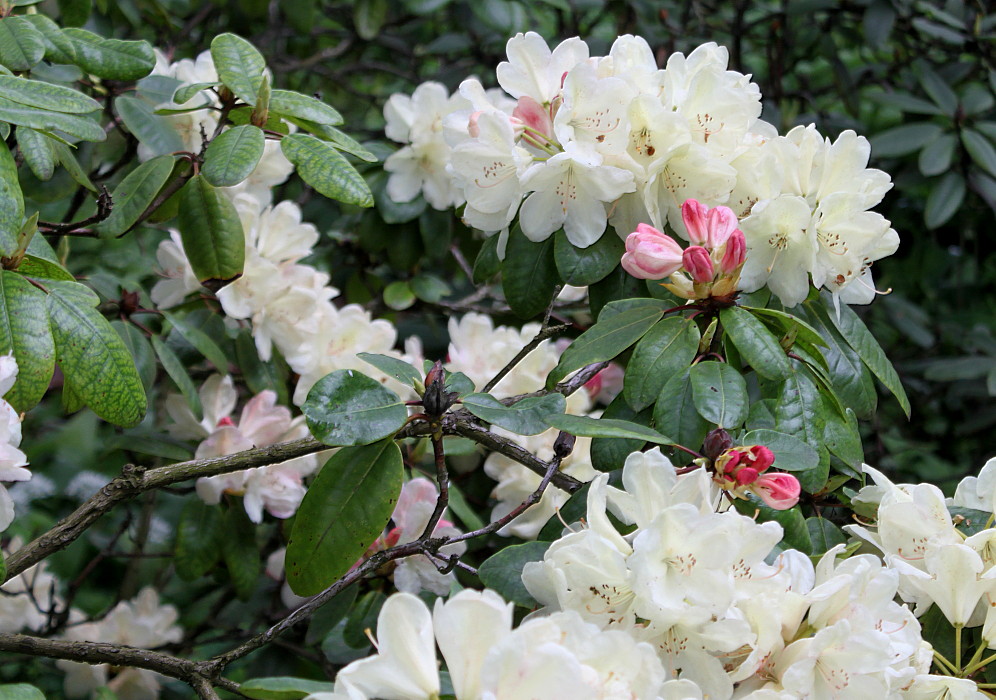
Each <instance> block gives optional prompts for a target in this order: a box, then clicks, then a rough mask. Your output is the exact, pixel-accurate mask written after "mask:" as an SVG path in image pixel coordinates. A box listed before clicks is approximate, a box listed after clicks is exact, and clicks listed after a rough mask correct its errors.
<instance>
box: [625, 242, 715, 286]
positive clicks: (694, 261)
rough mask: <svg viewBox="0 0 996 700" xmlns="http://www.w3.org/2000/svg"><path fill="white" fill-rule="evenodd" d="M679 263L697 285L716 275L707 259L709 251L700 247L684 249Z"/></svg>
mask: <svg viewBox="0 0 996 700" xmlns="http://www.w3.org/2000/svg"><path fill="white" fill-rule="evenodd" d="M681 262H682V263H684V266H685V269H686V270H688V274H689V275H691V276H692V280H694V281H695V282H698V283H699V284H704V283H708V282H712V278H713V277H715V275H716V271H715V269H714V268H713V266H712V258H710V257H709V251H708V250H706V249H705V248H703V247H702V246H698V245H693V246H689V247H688V248H685V252H684V254H682V256H681ZM624 267H625V266H624Z"/></svg>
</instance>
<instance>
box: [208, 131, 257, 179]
mask: <svg viewBox="0 0 996 700" xmlns="http://www.w3.org/2000/svg"><path fill="white" fill-rule="evenodd" d="M265 143H266V140H265V139H264V138H263V131H262V129H260V128H259V127H258V126H253V125H252V124H246V125H245V126H233V127H232V128H231V129H229V130H227V131H225V132H224V133H222V134H221V136H219V137H218V138H216V139H215V140H214V141H212V142H211V143H210V145H209V146H208V147H207V151H206V152H205V153H204V168H203V170H202V171H201V172H202V173H203V174H204V179H205V180H207V181H208V182H210V183H211V184H212V185H214V186H215V187H231V186H232V185H237V184H239V183H240V182H242V181H243V180H245V179H246V178H247V177H249V174H250V173H251V172H252V171H253V170H255V169H256V165H257V164H258V163H259V159H260V158H262V157H263V147H264V145H265Z"/></svg>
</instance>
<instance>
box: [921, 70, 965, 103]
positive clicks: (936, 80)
mask: <svg viewBox="0 0 996 700" xmlns="http://www.w3.org/2000/svg"><path fill="white" fill-rule="evenodd" d="M918 72H919V76H918V77H919V79H920V85H921V86H922V87H923V89H924V91H925V92H926V93H927V94H928V95H930V99H932V100H933V101H934V104H936V105H937V106H938V107H940V108H941V109H942V110H943V111H944V113H945V114H952V115H953V114H954V112H955V110H956V109H957V108H958V96H957V95H955V93H954V90H952V89H951V86H950V85H948V84H947V82H946V81H945V80H944V79H943V78H942V77H941V76H939V75H938V74H937V73H935V72H934V71H933V70H932V69H930V68H929V67H928V66H927V65H926V64H925V63H924V64H921V65H919V66H918Z"/></svg>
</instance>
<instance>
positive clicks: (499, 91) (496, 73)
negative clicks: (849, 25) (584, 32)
mask: <svg viewBox="0 0 996 700" xmlns="http://www.w3.org/2000/svg"><path fill="white" fill-rule="evenodd" d="M26 7H30V4H28V5H26V4H24V3H15V4H14V5H12V6H10V7H7V6H3V7H0V36H7V37H8V38H10V41H6V42H0V66H3V70H2V71H0V73H2V74H0V88H2V90H0V92H2V97H0V120H2V121H0V127H2V128H3V132H4V134H3V135H4V138H5V140H4V142H3V144H2V145H0V195H2V198H0V264H2V268H3V269H2V271H0V353H3V354H2V355H0V395H2V396H3V400H2V401H0V409H2V411H0V413H3V418H2V420H0V428H2V431H5V432H2V431H0V432H2V435H0V438H2V439H0V448H2V449H0V532H2V533H3V539H2V542H0V545H2V554H3V558H2V560H0V561H2V562H3V566H2V567H0V655H3V656H2V657H0V659H2V661H3V663H2V664H0V698H3V697H7V695H5V694H4V693H7V694H8V695H12V696H13V697H38V694H39V693H41V694H42V695H43V696H44V694H48V695H49V696H51V697H89V698H110V697H115V698H121V699H123V700H154V699H155V698H160V697H165V698H168V697H186V696H189V695H190V693H191V692H193V693H196V694H197V695H198V696H199V697H201V698H218V697H221V696H222V694H224V693H228V694H240V695H242V696H244V697H257V698H276V697H280V698H284V697H288V698H289V697H294V698H303V697H309V698H312V699H313V700H360V699H364V698H370V699H373V698H383V699H391V698H397V699H399V700H400V699H409V698H425V699H426V700H440V699H441V698H444V697H453V698H460V699H463V698H467V699H471V698H473V699H478V698H524V697H537V698H540V697H542V698H554V697H571V698H593V699H594V698H622V697H625V698H648V699H653V698H657V699H661V700H667V699H687V698H692V699H698V700H704V699H705V698H712V699H713V700H730V699H733V698H738V699H739V698H754V699H755V700H767V699H779V698H843V697H854V698H859V697H860V698H863V697H875V698H879V697H886V698H911V699H913V698H916V699H921V698H943V697H949V698H950V697H959V698H961V697H964V698H976V697H987V696H988V692H989V691H988V688H989V684H988V683H987V680H988V679H989V676H988V675H987V674H988V673H989V671H988V665H989V664H991V663H992V662H993V661H994V660H996V656H993V654H992V652H991V648H994V647H996V621H994V619H990V618H991V617H992V615H991V614H990V611H991V609H992V607H993V602H992V601H993V599H994V596H996V569H992V565H993V562H994V561H996V556H994V555H993V553H992V551H991V550H992V547H991V546H990V543H991V541H993V535H994V533H996V530H993V529H992V528H991V526H992V525H993V515H992V513H993V507H994V503H993V501H994V494H996V487H994V484H996V481H994V480H996V463H994V462H993V461H992V460H990V462H989V463H987V464H986V466H985V467H983V468H982V470H981V471H980V472H979V473H978V475H977V476H972V477H969V478H967V479H965V480H964V481H962V482H961V484H960V485H959V486H958V488H957V491H956V493H955V495H954V497H953V498H950V499H946V498H945V497H944V495H943V493H942V492H941V491H940V489H939V488H938V487H936V486H933V485H931V484H896V483H893V481H892V480H890V478H889V477H888V476H887V475H886V474H884V473H883V472H881V471H879V470H877V469H876V468H874V467H872V466H868V465H867V464H865V455H864V451H863V448H862V433H861V428H860V423H859V419H860V420H865V419H870V418H872V417H873V414H874V406H875V402H874V401H872V402H871V406H870V407H869V406H868V403H869V402H868V401H859V400H857V399H862V398H867V397H865V396H864V394H863V393H862V392H864V393H867V392H871V393H872V395H874V391H875V385H874V382H875V381H878V382H879V383H880V384H881V385H882V387H883V388H884V390H885V391H887V392H888V393H889V394H891V395H892V396H893V397H894V398H895V400H896V401H897V402H898V404H899V405H900V407H901V408H902V410H903V411H904V412H906V413H907V414H908V413H909V412H910V410H911V407H910V402H909V400H908V399H907V396H906V394H905V391H904V388H903V385H902V383H901V381H900V379H899V375H898V374H897V373H896V371H895V370H894V369H893V367H892V365H891V364H890V363H889V361H888V359H887V358H886V357H885V354H884V352H883V351H882V349H881V348H880V347H879V345H878V344H877V342H876V341H875V338H874V337H873V336H872V334H871V332H870V331H869V330H868V328H867V327H866V326H865V325H864V323H863V321H862V320H861V317H860V316H859V314H858V313H856V312H855V311H854V310H853V309H852V308H851V306H850V305H852V304H867V303H869V302H871V301H872V300H873V298H874V297H875V293H876V290H875V287H874V282H873V280H872V275H871V272H870V269H871V266H872V264H873V263H875V262H877V261H879V260H881V259H883V258H887V257H888V256H889V255H891V254H892V253H893V252H895V250H896V248H897V246H898V243H899V237H898V234H897V233H896V231H895V230H894V229H893V228H892V225H891V223H890V222H889V221H888V220H886V219H885V218H884V217H883V216H882V215H881V214H880V213H878V212H876V211H874V209H875V207H876V206H878V205H879V203H880V202H881V201H882V198H883V196H884V195H885V194H886V192H888V191H889V189H890V188H891V186H892V182H891V179H890V177H889V175H887V174H886V173H885V172H883V171H880V170H876V169H871V168H869V167H868V160H869V154H870V147H869V143H868V141H867V140H866V139H865V138H864V137H863V136H860V135H858V134H857V133H855V132H854V131H849V130H847V131H844V132H843V133H842V134H840V135H839V136H838V137H837V138H835V139H830V138H826V137H825V136H823V135H821V134H820V133H819V132H817V131H816V129H815V127H814V126H812V125H808V126H807V125H802V126H797V127H795V128H792V129H790V130H788V131H787V132H786V133H784V134H780V133H779V131H778V129H777V128H776V127H775V126H774V125H773V124H770V123H768V122H766V121H764V120H762V119H761V112H762V109H761V98H762V96H761V92H760V88H759V87H758V86H757V85H756V84H755V83H754V82H752V80H751V76H749V75H745V74H742V73H740V72H738V71H735V70H732V69H731V68H730V66H729V61H728V54H727V51H726V49H724V48H723V47H721V46H718V45H717V44H715V43H706V44H703V45H702V46H700V47H698V48H696V49H694V50H692V51H690V52H688V53H687V54H686V53H680V52H672V53H670V54H668V55H667V56H664V55H663V54H662V53H660V52H659V51H657V50H656V49H657V47H652V46H651V45H650V44H649V43H648V42H647V41H645V40H644V39H642V38H640V37H636V36H632V35H625V36H620V37H618V38H617V39H616V40H615V41H614V42H612V43H611V46H609V48H608V53H607V54H606V55H603V56H597V55H594V54H593V52H592V49H591V48H590V47H589V45H588V44H587V43H586V42H585V41H584V40H583V39H582V38H578V37H575V38H571V39H568V40H566V41H563V42H561V43H559V44H556V45H551V44H549V43H548V42H547V41H546V40H545V39H544V38H543V37H542V36H540V34H538V33H536V32H528V33H524V34H517V35H515V36H513V37H512V38H511V39H509V40H508V43H507V47H506V60H505V61H502V62H500V63H499V64H497V65H494V66H491V67H490V69H489V70H490V71H491V72H489V73H487V74H481V75H480V76H479V77H478V78H467V79H466V80H464V81H463V82H461V83H460V84H459V87H458V89H457V90H456V91H454V92H451V91H449V90H448V89H447V88H446V87H445V86H444V85H443V84H441V83H438V82H428V83H424V84H422V85H420V86H418V87H417V88H415V89H414V91H413V92H412V93H411V94H403V93H398V94H395V95H393V96H391V97H390V98H389V99H387V100H386V101H385V103H384V104H383V114H384V121H385V123H386V127H385V130H384V133H385V135H386V138H387V139H388V140H390V141H392V142H394V143H395V144H396V145H397V148H396V149H393V150H392V148H391V147H389V146H388V145H387V144H386V143H385V142H384V141H375V142H370V143H364V144H361V143H359V142H357V141H356V140H355V139H353V138H352V137H351V136H349V135H348V134H347V133H345V132H344V131H340V130H339V129H338V128H337V127H339V126H342V125H343V123H344V121H345V120H344V119H343V117H342V115H340V114H339V112H338V111H337V110H336V109H335V108H334V107H333V106H332V105H330V104H327V103H326V102H325V101H323V100H322V99H320V97H318V96H311V95H309V94H307V92H306V91H300V92H298V91H294V90H291V89H288V86H287V84H286V83H284V82H283V81H284V80H285V76H284V75H283V74H282V73H281V72H280V71H279V70H276V69H277V68H279V67H280V66H281V63H282V62H281V61H271V65H268V63H267V58H272V57H264V55H263V53H261V52H260V49H259V48H257V47H256V46H254V45H253V44H252V43H251V42H249V41H247V40H246V39H243V38H242V37H240V36H237V35H235V34H231V33H225V34H221V35H219V36H217V37H216V38H214V40H213V41H212V42H211V43H210V47H209V48H208V49H207V50H204V51H203V52H201V53H197V54H195V55H193V56H189V57H183V56H178V55H172V53H170V52H166V51H163V50H160V49H154V48H153V47H152V46H151V45H150V44H148V43H147V42H143V41H125V40H121V39H112V38H108V37H103V36H101V35H99V34H95V33H93V32H90V31H88V30H83V29H78V28H69V27H68V25H69V24H71V22H69V21H63V22H62V24H65V25H66V26H65V27H63V26H62V25H60V24H59V23H56V22H55V21H53V20H52V19H51V18H49V17H47V15H45V14H44V12H45V11H46V10H47V6H42V7H41V11H36V10H35V9H34V8H32V9H30V10H26V9H25V8H26ZM64 14H66V13H64ZM58 19H59V20H60V21H62V20H65V19H66V17H64V16H63V15H59V16H58ZM368 20H370V17H367V18H366V20H364V21H368ZM4 47H6V48H4ZM11 47H17V51H14V50H12V49H11ZM662 57H663V60H661V61H660V63H659V61H658V59H659V58H662ZM494 84H497V86H498V87H487V88H486V87H485V86H490V85H494ZM350 126H351V125H347V126H345V127H344V128H346V129H349V128H350ZM81 160H82V162H81ZM84 163H85V165H84ZM60 178H61V180H60ZM66 186H68V187H69V189H68V190H66V192H62V189H65V188H66ZM59 188H62V189H59ZM56 190H58V192H59V193H61V194H59V193H56V194H53V192H56ZM63 194H64V195H65V196H64V197H63V196H62V195H63ZM60 197H61V199H60ZM318 198H322V199H321V200H320V201H322V202H323V203H326V204H328V203H331V204H328V206H331V207H334V209H335V211H336V212H337V217H338V218H336V220H335V223H334V224H330V223H329V222H328V221H325V220H323V219H322V217H321V216H320V215H315V214H314V212H316V211H321V210H320V209H316V208H315V207H314V206H313V205H314V203H315V201H319V199H318ZM62 200H64V201H62ZM423 200H424V201H423ZM375 203H376V205H377V207H378V211H379V212H380V214H381V216H382V217H383V219H384V220H385V221H386V220H387V219H392V218H393V219H395V220H396V221H397V222H399V223H401V224H404V223H406V221H408V220H410V218H411V217H409V219H405V217H406V216H408V215H409V214H411V213H412V212H415V213H414V214H412V216H418V217H420V218H422V217H424V218H425V220H426V222H427V223H426V227H428V226H430V225H435V224H439V226H438V229H439V232H440V240H442V241H443V242H442V243H439V251H434V252H433V255H434V256H435V257H434V258H432V259H433V260H434V262H435V263H436V264H438V265H439V266H440V268H439V269H441V270H442V269H444V267H445V265H444V263H443V262H442V258H444V257H447V256H450V257H452V259H453V265H454V266H453V268H452V269H453V270H454V271H456V272H455V274H454V275H451V277H452V279H448V280H444V279H443V276H444V275H443V273H439V274H437V273H436V272H433V271H432V270H430V269H423V267H422V265H421V264H420V265H409V266H407V267H406V265H405V264H403V263H400V262H399V263H398V264H397V265H381V264H380V263H378V261H377V259H374V258H369V259H364V255H365V253H364V252H363V251H366V252H367V253H369V252H370V251H371V250H372V247H373V246H374V245H375V244H374V242H373V241H376V240H378V238H377V237H378V236H380V237H381V238H380V239H379V240H380V243H379V244H377V245H380V248H377V249H376V250H375V251H374V252H377V251H383V250H386V251H387V252H386V253H385V255H386V256H387V258H391V256H392V254H394V255H395V256H401V255H402V253H403V248H404V246H405V245H407V243H406V242H405V241H404V240H403V239H402V238H398V239H397V240H393V239H391V240H388V239H390V237H391V236H392V235H393V234H392V230H391V229H388V228H384V230H377V231H374V230H371V229H370V228H369V226H368V225H367V224H366V223H363V222H364V221H370V219H369V218H368V219H363V218H361V215H360V214H358V213H357V212H358V211H359V210H361V209H363V208H369V207H371V206H373V205H374V204H375ZM426 204H427V205H428V206H429V207H431V208H432V209H433V210H435V211H433V212H428V211H425V212H423V211H422V210H421V209H419V207H422V208H424V207H425V206H426ZM384 231H387V233H384ZM444 231H445V238H444V236H443V232H444ZM435 244H436V243H435V242H434V241H429V240H426V241H424V243H423V245H425V246H426V249H427V250H428V248H431V246H432V245H435ZM122 251H126V252H125V253H122ZM398 251H401V252H398ZM104 258H106V260H105V259H104ZM119 258H127V259H128V261H127V263H123V262H121V261H120V260H119ZM404 259H406V258H399V260H404ZM427 260H429V258H427ZM95 261H96V262H95ZM367 263H369V265H368V267H370V270H369V271H366V270H364V271H363V273H362V274H361V275H360V277H362V280H361V282H360V283H357V282H356V279H357V278H356V277H355V276H354V275H353V272H354V270H353V269H352V268H358V267H361V266H362V264H367ZM886 264H887V263H886ZM129 265H130V266H131V267H129ZM350 266H352V267H350ZM425 267H426V268H428V267H429V265H428V264H426V265H425ZM416 268H417V269H416ZM121 269H127V270H128V272H127V274H125V273H122V272H120V270H121ZM150 270H154V273H151V274H150ZM344 272H345V274H344ZM856 397H857V398H856ZM77 411H78V412H79V413H78V414H77V415H75V416H73V417H68V415H67V414H70V413H76V412H77ZM98 457H99V458H98ZM29 464H30V470H29V469H28V466H29ZM109 581H113V582H114V583H113V586H114V588H113V590H112V589H111V588H110V585H111V584H108V583H107V582H109ZM526 613H528V614H526ZM305 623H306V624H305ZM8 655H9V656H8ZM18 694H19V695H18Z"/></svg>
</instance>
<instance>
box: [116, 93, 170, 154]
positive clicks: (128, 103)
mask: <svg viewBox="0 0 996 700" xmlns="http://www.w3.org/2000/svg"><path fill="white" fill-rule="evenodd" d="M114 107H115V109H117V111H118V116H120V117H121V121H123V122H124V125H125V126H126V127H128V131H130V132H131V133H132V134H133V135H134V136H135V138H137V139H138V140H139V141H141V142H142V144H143V145H144V146H146V147H147V148H148V149H149V150H150V151H151V152H152V153H154V154H155V155H157V156H167V155H169V154H171V153H175V152H177V151H182V150H185V147H184V145H183V140H182V139H181V138H180V134H178V133H177V131H176V129H174V128H173V125H172V124H171V123H170V121H169V120H168V119H167V118H165V117H161V116H159V115H158V114H155V113H154V112H153V109H152V105H151V104H149V103H148V102H145V101H144V100H140V99H138V98H137V97H127V96H123V97H119V98H118V99H116V100H115V101H114Z"/></svg>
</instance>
